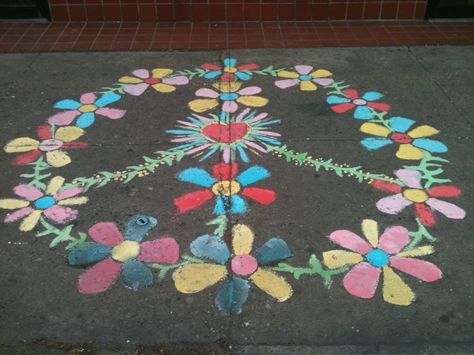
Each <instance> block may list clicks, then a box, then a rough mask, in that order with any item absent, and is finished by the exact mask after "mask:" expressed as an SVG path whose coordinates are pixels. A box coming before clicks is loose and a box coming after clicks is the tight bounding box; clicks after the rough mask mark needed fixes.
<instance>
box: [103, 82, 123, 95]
mask: <svg viewBox="0 0 474 355" xmlns="http://www.w3.org/2000/svg"><path fill="white" fill-rule="evenodd" d="M126 86H128V84H119V83H116V84H112V87H103V88H102V89H101V90H102V91H96V93H97V94H110V93H112V92H116V93H118V94H122V95H124V94H125V90H124V89H125V87H126Z"/></svg>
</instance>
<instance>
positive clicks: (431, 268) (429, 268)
mask: <svg viewBox="0 0 474 355" xmlns="http://www.w3.org/2000/svg"><path fill="white" fill-rule="evenodd" d="M390 266H391V267H393V268H395V269H397V270H400V271H402V272H404V273H407V274H408V275H411V276H414V277H416V278H417V279H420V280H423V281H425V282H433V281H436V280H439V279H441V278H442V277H443V273H442V272H441V270H440V269H439V268H438V267H437V266H436V265H434V264H432V263H430V262H428V261H425V260H419V259H414V258H404V257H401V256H392V257H390Z"/></svg>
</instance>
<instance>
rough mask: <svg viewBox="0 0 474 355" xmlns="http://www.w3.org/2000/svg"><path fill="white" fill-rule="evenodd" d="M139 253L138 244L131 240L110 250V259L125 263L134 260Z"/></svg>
mask: <svg viewBox="0 0 474 355" xmlns="http://www.w3.org/2000/svg"><path fill="white" fill-rule="evenodd" d="M139 253H140V244H138V243H137V242H134V241H132V240H126V241H124V242H122V243H120V244H119V245H116V246H115V247H114V248H113V249H112V259H114V260H115V261H121V262H125V261H127V260H130V259H134V258H136V257H137V256H138V254H139Z"/></svg>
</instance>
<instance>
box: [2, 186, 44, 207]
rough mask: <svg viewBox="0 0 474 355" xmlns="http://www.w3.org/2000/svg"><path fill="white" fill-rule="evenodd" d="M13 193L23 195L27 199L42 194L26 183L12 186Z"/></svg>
mask: <svg viewBox="0 0 474 355" xmlns="http://www.w3.org/2000/svg"><path fill="white" fill-rule="evenodd" d="M13 192H15V195H17V196H20V197H23V198H24V199H26V200H28V201H34V200H37V199H39V198H40V197H42V196H43V193H42V192H41V191H40V190H38V189H37V188H36V187H33V186H28V184H20V185H17V186H15V187H14V188H13ZM0 208H1V207H0Z"/></svg>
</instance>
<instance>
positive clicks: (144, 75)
mask: <svg viewBox="0 0 474 355" xmlns="http://www.w3.org/2000/svg"><path fill="white" fill-rule="evenodd" d="M132 74H133V75H135V76H136V77H139V78H140V79H148V78H149V77H150V72H149V71H148V70H147V69H136V70H134V71H132Z"/></svg>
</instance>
